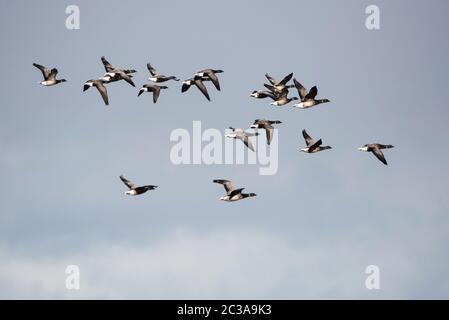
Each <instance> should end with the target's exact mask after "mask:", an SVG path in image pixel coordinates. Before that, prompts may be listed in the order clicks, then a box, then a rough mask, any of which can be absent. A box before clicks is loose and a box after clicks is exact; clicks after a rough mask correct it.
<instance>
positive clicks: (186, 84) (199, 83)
mask: <svg viewBox="0 0 449 320" xmlns="http://www.w3.org/2000/svg"><path fill="white" fill-rule="evenodd" d="M203 81H210V78H205V77H201V76H194V77H193V78H190V79H187V80H184V81H183V82H182V86H181V92H186V91H187V90H189V89H190V87H191V86H193V85H194V86H196V87H197V88H198V90H200V91H201V93H202V94H203V95H204V96H205V97H206V99H207V100H208V101H210V96H209V92H208V91H207V88H206V86H205V85H204V83H203Z"/></svg>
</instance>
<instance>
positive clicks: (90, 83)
mask: <svg viewBox="0 0 449 320" xmlns="http://www.w3.org/2000/svg"><path fill="white" fill-rule="evenodd" d="M104 83H105V82H104V80H102V79H97V80H93V79H92V80H87V81H86V83H84V87H83V92H84V91H86V90H88V89H89V88H92V87H95V88H97V90H98V92H100V94H101V97H102V98H103V101H104V104H105V105H107V106H108V105H109V99H108V91H107V90H106V87H105V86H104Z"/></svg>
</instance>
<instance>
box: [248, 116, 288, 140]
mask: <svg viewBox="0 0 449 320" xmlns="http://www.w3.org/2000/svg"><path fill="white" fill-rule="evenodd" d="M281 123H282V122H281V121H279V120H265V119H256V120H254V123H253V124H252V125H251V128H253V129H259V128H261V129H264V130H265V133H266V135H267V144H268V145H270V144H271V141H272V140H273V131H274V127H273V124H281Z"/></svg>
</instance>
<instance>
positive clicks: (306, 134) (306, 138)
mask: <svg viewBox="0 0 449 320" xmlns="http://www.w3.org/2000/svg"><path fill="white" fill-rule="evenodd" d="M302 136H303V137H304V140H306V144H307V146H311V145H312V144H313V143H314V142H315V140H313V138H312V137H311V136H309V134H308V133H307V132H306V130H305V129H304V130H302Z"/></svg>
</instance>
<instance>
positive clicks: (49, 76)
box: [33, 63, 66, 87]
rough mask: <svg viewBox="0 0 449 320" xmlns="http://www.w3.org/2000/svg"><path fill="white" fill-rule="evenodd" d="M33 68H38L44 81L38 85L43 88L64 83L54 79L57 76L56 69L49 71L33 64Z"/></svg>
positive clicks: (63, 80) (61, 80) (62, 80)
mask: <svg viewBox="0 0 449 320" xmlns="http://www.w3.org/2000/svg"><path fill="white" fill-rule="evenodd" d="M33 66H35V67H36V68H38V69H39V70H40V71H41V72H42V75H43V76H44V81H40V82H39V83H40V84H41V85H43V86H47V87H49V86H54V85H55V84H58V83H61V82H66V80H65V79H56V75H57V74H58V69H56V68H53V69H51V70H49V69H47V68H45V67H44V66H41V65H40V64H37V63H33Z"/></svg>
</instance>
